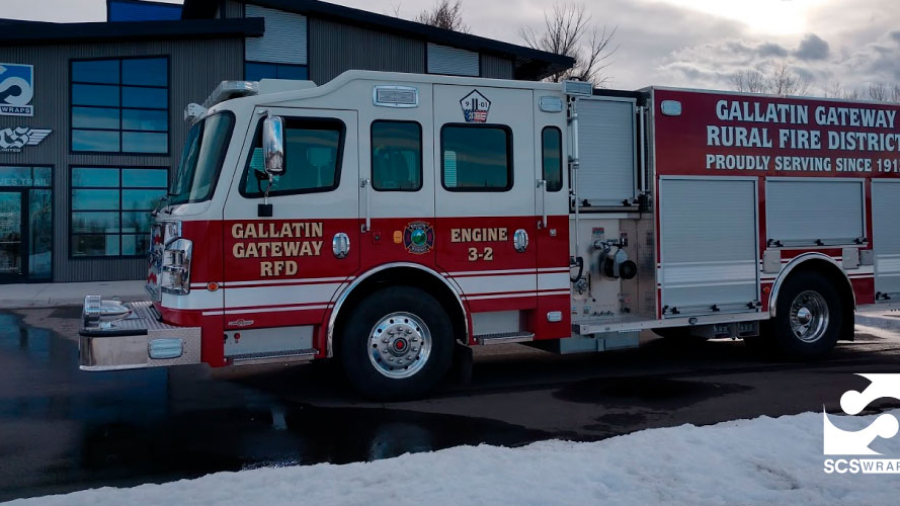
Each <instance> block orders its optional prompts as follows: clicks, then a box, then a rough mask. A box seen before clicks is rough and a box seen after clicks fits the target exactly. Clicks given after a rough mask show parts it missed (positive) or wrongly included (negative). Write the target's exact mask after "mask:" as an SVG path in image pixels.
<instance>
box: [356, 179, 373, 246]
mask: <svg viewBox="0 0 900 506" xmlns="http://www.w3.org/2000/svg"><path fill="white" fill-rule="evenodd" d="M371 183H372V182H371V181H370V180H369V179H366V178H363V179H360V180H359V191H360V194H361V195H362V197H363V198H364V199H365V200H366V203H365V209H366V211H365V213H366V214H365V217H366V223H365V224H364V225H362V226H361V230H360V231H361V232H362V233H364V234H365V233H366V232H368V231H369V230H372V214H371V211H370V210H369V186H370V185H371Z"/></svg>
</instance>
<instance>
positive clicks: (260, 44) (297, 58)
mask: <svg viewBox="0 0 900 506" xmlns="http://www.w3.org/2000/svg"><path fill="white" fill-rule="evenodd" d="M244 12H245V14H246V16H247V17H248V18H265V20H266V35H265V36H264V37H250V38H247V40H246V42H245V44H246V48H247V49H246V58H247V61H259V62H269V63H293V64H299V65H305V64H306V61H307V57H306V16H303V15H300V14H292V13H290V12H284V11H279V10H275V9H268V8H266V7H260V6H258V5H252V4H247V7H246V9H245V11H244Z"/></svg>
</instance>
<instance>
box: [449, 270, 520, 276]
mask: <svg viewBox="0 0 900 506" xmlns="http://www.w3.org/2000/svg"><path fill="white" fill-rule="evenodd" d="M535 272H537V269H505V270H495V271H459V272H446V273H444V276H448V277H454V276H488V275H491V274H534V273H535Z"/></svg>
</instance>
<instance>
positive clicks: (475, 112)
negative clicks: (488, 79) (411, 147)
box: [459, 90, 491, 123]
mask: <svg viewBox="0 0 900 506" xmlns="http://www.w3.org/2000/svg"><path fill="white" fill-rule="evenodd" d="M459 105H460V106H461V107H462V111H463V116H465V118H466V122H468V123H484V122H486V121H487V118H488V113H489V112H490V111H491V101H490V100H488V99H487V98H485V96H484V95H482V94H481V93H479V92H478V90H473V91H472V92H471V93H469V94H468V95H466V96H464V97H463V98H462V100H460V101H459Z"/></svg>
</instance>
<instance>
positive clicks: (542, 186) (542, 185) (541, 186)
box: [537, 179, 547, 228]
mask: <svg viewBox="0 0 900 506" xmlns="http://www.w3.org/2000/svg"><path fill="white" fill-rule="evenodd" d="M537 189H538V190H539V191H540V193H541V222H540V223H539V224H538V228H547V181H546V180H544V179H538V180H537Z"/></svg>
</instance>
